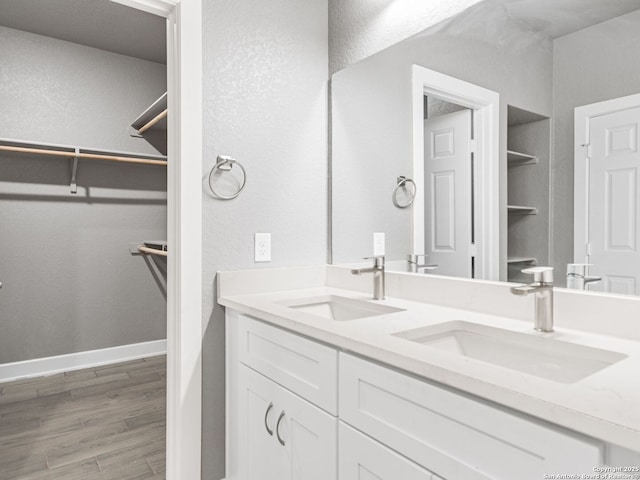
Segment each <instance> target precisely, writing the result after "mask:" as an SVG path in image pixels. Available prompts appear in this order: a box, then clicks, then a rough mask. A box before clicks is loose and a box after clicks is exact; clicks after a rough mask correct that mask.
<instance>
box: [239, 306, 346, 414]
mask: <svg viewBox="0 0 640 480" xmlns="http://www.w3.org/2000/svg"><path fill="white" fill-rule="evenodd" d="M238 321H239V325H238V328H239V335H238V343H239V344H238V353H239V358H240V361H241V362H242V363H244V364H245V365H247V366H249V367H251V368H253V369H254V370H256V371H258V372H260V373H262V374H263V375H265V376H266V377H268V378H270V379H272V380H273V381H274V382H276V383H279V384H280V385H282V386H283V387H286V388H288V389H289V390H291V391H292V392H294V393H296V394H298V395H300V396H301V397H302V398H304V399H306V400H308V401H309V402H311V403H313V404H314V405H317V406H318V407H320V408H322V409H324V410H326V411H327V412H329V413H331V414H332V415H337V413H338V392H337V388H338V385H337V383H338V352H337V350H335V349H333V348H330V347H326V346H324V345H320V344H319V343H316V342H313V341H311V340H307V339H305V338H303V337H301V336H299V335H295V334H292V333H288V332H286V331H285V330H282V329H280V328H277V327H272V326H270V325H267V324H265V323H263V322H260V321H257V320H254V319H252V318H250V317H246V316H244V315H240V316H239V317H238Z"/></svg>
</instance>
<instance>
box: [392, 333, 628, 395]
mask: <svg viewBox="0 0 640 480" xmlns="http://www.w3.org/2000/svg"><path fill="white" fill-rule="evenodd" d="M394 336H396V337H400V338H404V339H406V340H410V341H412V342H416V343H420V344H422V345H425V346H426V347H429V348H433V349H437V350H441V351H444V352H447V353H450V354H451V355H460V356H463V357H468V358H472V359H474V360H478V361H481V362H486V363H490V364H493V365H497V366H500V367H503V368H508V369H511V370H517V371H519V372H522V373H527V374H529V375H535V376H536V377H541V378H545V379H547V380H552V381H554V382H559V383H574V382H577V381H579V380H582V379H583V378H586V377H588V376H589V375H593V374H594V373H596V372H598V371H600V370H602V369H603V368H607V367H608V366H610V365H613V364H614V363H616V362H619V361H620V360H622V359H624V358H626V355H624V354H621V353H617V352H611V351H608V350H601V349H599V348H593V347H586V346H584V345H577V344H573V343H569V342H564V341H561V340H554V339H552V338H545V337H540V336H536V335H527V334H525V333H518V332H511V331H508V330H503V329H500V328H494V327H488V326H486V325H479V324H475V323H470V322H463V321H453V322H445V323H440V324H438V325H433V326H430V327H424V328H418V329H415V330H408V331H405V332H399V333H395V334H394Z"/></svg>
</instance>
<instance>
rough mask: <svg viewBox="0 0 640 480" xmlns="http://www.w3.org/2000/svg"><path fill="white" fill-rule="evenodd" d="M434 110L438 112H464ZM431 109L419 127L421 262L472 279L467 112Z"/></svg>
mask: <svg viewBox="0 0 640 480" xmlns="http://www.w3.org/2000/svg"><path fill="white" fill-rule="evenodd" d="M427 103H429V102H427ZM438 104H439V106H440V111H442V110H443V109H444V111H451V110H459V109H460V108H463V107H459V106H457V105H453V104H449V103H446V102H438ZM443 104H444V106H443ZM432 105H433V104H431V105H429V106H428V108H427V109H426V111H427V117H428V118H427V119H426V120H425V121H424V155H425V157H424V161H425V163H424V172H425V179H424V180H425V181H424V185H425V209H424V211H425V253H426V255H427V259H426V260H427V263H429V264H435V265H437V266H438V267H437V269H435V270H434V271H433V273H437V274H439V275H451V276H456V277H466V278H472V277H473V255H472V248H473V245H472V244H473V225H472V219H473V205H472V203H473V195H472V153H471V141H472V138H471V125H472V111H471V110H470V109H466V108H464V109H462V110H459V111H454V112H453V113H446V114H442V115H437V110H436V109H435V108H433V106H432ZM429 107H431V108H429ZM456 107H457V108H456ZM429 113H431V114H429Z"/></svg>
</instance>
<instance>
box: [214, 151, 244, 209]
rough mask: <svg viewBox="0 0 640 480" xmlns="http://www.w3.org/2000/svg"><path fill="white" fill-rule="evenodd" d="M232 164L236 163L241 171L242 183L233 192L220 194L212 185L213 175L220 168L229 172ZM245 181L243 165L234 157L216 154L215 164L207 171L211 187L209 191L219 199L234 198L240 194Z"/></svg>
mask: <svg viewBox="0 0 640 480" xmlns="http://www.w3.org/2000/svg"><path fill="white" fill-rule="evenodd" d="M234 165H237V166H238V167H240V170H241V171H242V183H241V184H240V186H239V187H238V190H237V191H236V192H235V193H232V194H231V195H222V194H220V193H218V192H217V191H216V189H215V188H214V187H213V176H214V174H215V173H216V172H217V171H218V170H220V171H221V172H230V171H231V169H232V168H233V166H234ZM246 183H247V172H246V171H245V169H244V167H243V166H242V165H241V164H240V163H239V162H238V161H237V160H236V159H235V158H231V157H229V156H227V155H218V158H217V159H216V164H215V165H214V166H213V168H212V169H211V171H210V172H209V188H210V189H211V192H212V193H213V194H214V195H215V196H216V197H218V198H219V199H220V200H232V199H234V198H236V197H237V196H238V195H240V192H241V191H242V189H243V188H244V186H245V185H246Z"/></svg>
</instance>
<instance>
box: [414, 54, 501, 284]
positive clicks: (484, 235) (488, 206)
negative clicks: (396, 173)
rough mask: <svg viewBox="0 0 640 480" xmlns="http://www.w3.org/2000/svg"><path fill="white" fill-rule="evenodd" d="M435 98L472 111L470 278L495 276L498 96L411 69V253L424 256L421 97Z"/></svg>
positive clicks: (497, 265)
mask: <svg viewBox="0 0 640 480" xmlns="http://www.w3.org/2000/svg"><path fill="white" fill-rule="evenodd" d="M425 95H431V96H436V97H438V98H440V99H442V100H446V101H448V102H451V103H456V104H458V105H462V106H464V107H468V108H472V109H473V110H474V116H473V117H474V125H473V126H474V139H475V141H476V147H477V148H476V150H475V154H474V158H475V171H474V178H475V183H474V186H475V188H474V205H475V215H474V224H475V227H476V231H475V245H476V251H477V255H476V261H475V266H476V278H482V279H485V280H498V278H499V276H500V263H499V262H500V210H499V205H500V204H499V199H500V188H499V187H500V179H499V163H500V162H499V152H500V95H499V94H498V93H497V92H494V91H492V90H487V89H486V88H482V87H479V86H477V85H474V84H472V83H468V82H465V81H463V80H459V79H457V78H454V77H450V76H448V75H444V74H442V73H439V72H436V71H434V70H430V69H428V68H424V67H421V66H419V65H413V66H412V115H413V122H412V123H413V180H414V181H415V182H416V187H417V188H416V198H415V201H414V203H413V235H412V240H413V251H414V252H422V251H424V113H423V110H424V100H423V99H424V96H425Z"/></svg>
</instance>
